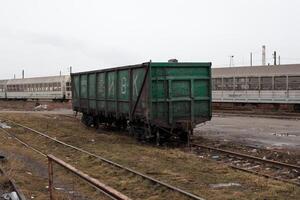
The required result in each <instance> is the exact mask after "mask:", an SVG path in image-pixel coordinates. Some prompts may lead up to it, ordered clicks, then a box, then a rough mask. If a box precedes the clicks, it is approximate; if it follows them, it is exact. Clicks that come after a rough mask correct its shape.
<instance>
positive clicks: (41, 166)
mask: <svg viewBox="0 0 300 200" xmlns="http://www.w3.org/2000/svg"><path fill="white" fill-rule="evenodd" d="M1 117H6V118H10V119H13V120H15V121H18V122H21V123H24V124H26V125H28V126H30V127H33V128H35V129H38V130H40V131H43V132H47V134H49V135H51V136H53V137H56V138H57V139H60V140H63V141H65V142H68V143H70V144H73V145H76V146H79V147H81V148H84V149H86V150H89V151H91V152H94V153H96V154H98V155H101V156H104V157H106V158H109V159H111V160H114V161H116V162H118V163H120V164H123V165H125V166H128V167H131V168H134V169H136V170H138V171H140V172H143V173H146V174H148V175H150V176H153V177H155V178H157V179H159V180H162V181H165V182H167V183H169V184H172V185H174V186H178V187H180V188H182V189H185V190H187V191H189V192H192V193H195V194H197V195H199V196H201V197H204V198H205V199H216V200H218V199H220V200H221V199H222V200H223V199H299V198H298V197H299V196H300V188H299V187H296V186H293V185H289V184H286V183H282V182H279V181H273V180H270V179H265V178H262V177H258V176H255V175H250V174H247V173H244V172H240V171H236V170H233V169H231V168H229V167H227V166H224V165H220V164H219V163H218V162H216V161H212V160H207V159H203V158H201V157H198V156H197V155H194V154H192V153H190V152H188V151H187V152H182V150H181V149H171V148H158V147H155V146H151V145H149V144H141V143H139V142H137V141H135V139H133V138H131V137H129V136H127V135H126V134H125V135H124V134H121V133H113V132H107V131H104V130H98V131H96V130H94V129H87V128H85V127H84V126H82V125H81V124H80V123H78V120H77V119H71V118H68V117H64V116H56V115H48V114H38V113H35V114H20V113H18V114H12V113H10V114H7V113H6V114H3V113H2V114H0V118H1ZM10 131H14V132H15V133H18V134H20V137H22V138H23V139H25V140H26V141H30V140H31V142H37V141H39V143H38V144H35V145H37V147H40V148H43V149H44V150H46V151H47V152H51V153H54V154H55V155H57V156H59V157H60V158H63V159H64V160H65V161H68V162H70V163H71V164H73V165H75V167H77V168H79V169H82V170H84V171H85V172H86V173H88V174H89V175H91V176H93V177H96V178H100V179H101V180H102V181H103V182H104V183H106V184H108V185H110V186H112V187H114V188H116V189H117V190H119V191H121V192H122V193H124V194H126V195H128V196H129V197H132V198H133V199H166V196H164V195H165V192H162V191H160V190H158V191H157V192H156V193H155V194H156V196H148V197H147V196H145V195H147V194H148V193H149V191H139V189H136V190H134V191H132V190H130V186H132V185H131V184H132V183H131V182H128V181H127V180H121V179H120V178H118V177H114V176H112V175H113V174H115V173H114V172H110V171H109V170H110V169H109V168H104V169H103V165H101V164H99V162H95V161H93V160H91V158H89V157H86V156H77V157H76V156H75V152H73V151H70V150H68V149H63V148H61V147H55V148H54V146H53V144H52V143H46V142H45V140H41V139H40V138H39V137H37V136H34V137H32V136H30V135H29V134H25V133H23V134H22V132H21V130H18V129H15V128H13V129H12V130H10ZM0 151H2V152H4V153H6V154H9V155H10V157H11V158H14V159H13V160H15V161H14V162H15V163H17V164H13V165H11V166H10V169H11V174H12V176H13V177H14V179H15V180H16V181H17V184H18V185H19V186H20V187H21V189H22V190H23V191H24V193H25V195H27V196H28V197H31V196H33V197H34V198H35V199H45V197H47V195H48V194H47V189H46V187H47V177H45V170H46V169H47V168H46V163H45V159H44V158H43V157H41V156H39V155H37V154H36V153H34V152H32V151H30V150H29V149H27V148H25V147H23V146H22V145H20V144H17V143H16V141H14V140H12V139H9V138H7V137H5V136H3V134H2V133H0ZM16 155H18V156H16ZM73 156H75V157H73ZM115 176H116V175H115ZM29 183H31V184H29ZM33 183H34V184H33ZM231 183H234V184H231ZM217 184H225V185H226V184H227V185H228V184H229V185H231V186H229V187H226V186H225V187H220V188H217V187H215V186H216V185H217ZM160 192H162V193H160ZM135 193H138V194H139V195H140V196H139V195H137V196H135V195H136V194H135ZM142 197H143V198H142ZM173 199H180V198H173Z"/></svg>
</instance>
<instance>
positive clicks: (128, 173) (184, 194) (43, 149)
mask: <svg viewBox="0 0 300 200" xmlns="http://www.w3.org/2000/svg"><path fill="white" fill-rule="evenodd" d="M4 121H6V122H8V123H10V124H12V125H13V126H16V127H19V128H22V129H24V130H25V132H26V134H24V133H23V134H16V133H11V132H8V131H7V130H5V129H2V128H1V130H2V131H4V132H5V133H6V134H8V135H10V136H11V137H13V138H15V139H16V140H17V141H18V142H20V143H22V144H23V145H24V146H26V147H28V148H30V149H32V150H33V151H35V152H37V153H39V154H41V155H43V156H46V155H47V154H53V155H57V154H59V155H62V154H64V155H65V157H69V158H72V159H71V160H76V156H78V155H77V154H75V152H77V153H81V154H85V155H87V156H88V158H89V159H90V158H93V159H94V161H101V163H103V164H106V165H105V166H103V164H101V167H104V168H105V169H103V170H104V171H105V170H107V169H109V170H112V168H114V170H115V171H116V172H115V174H117V175H118V176H120V179H121V177H122V176H123V177H122V179H123V180H128V179H134V178H136V177H138V178H140V179H141V180H144V181H139V182H137V183H134V184H133V185H135V186H137V187H142V185H145V186H143V187H145V188H147V187H148V190H149V185H148V182H150V183H151V185H152V186H151V187H152V190H153V191H154V192H157V191H158V190H159V189H158V188H157V186H160V187H162V188H164V189H161V190H163V191H165V189H167V190H169V193H170V192H171V193H172V195H174V193H177V194H176V197H177V198H178V196H180V197H179V198H180V199H195V200H203V198H202V197H199V196H197V195H195V194H192V193H190V192H188V191H185V190H183V189H180V188H178V187H175V186H172V185H170V184H168V183H165V182H162V181H160V180H158V179H155V178H153V177H150V176H148V175H146V174H143V173H141V172H139V171H136V170H134V169H131V168H129V167H126V166H124V165H121V164H119V163H117V162H114V161H112V160H109V159H107V158H104V157H102V156H99V155H97V154H94V153H92V152H89V151H87V150H84V149H82V148H79V147H77V146H74V145H71V144H68V143H66V142H63V141H61V140H58V139H56V138H54V137H51V136H49V135H47V134H45V133H42V132H40V131H37V130H35V129H33V128H30V127H27V126H25V125H23V124H20V123H17V122H14V121H11V120H8V119H4ZM28 134H35V135H38V137H35V139H36V141H35V142H34V144H32V141H26V139H25V137H24V135H27V136H28ZM31 138H34V137H31ZM45 138H46V140H47V141H48V143H47V142H46V140H45ZM37 143H38V144H37ZM59 146H60V147H63V148H59ZM49 149H51V150H49ZM66 149H70V150H72V153H70V151H67V150H66ZM73 156H74V157H73ZM89 161H90V160H89ZM132 175H134V176H135V177H134V178H133V177H132ZM135 181H136V180H134V181H133V182H135ZM135 189H136V188H135ZM133 190H134V189H133ZM150 190H151V189H150ZM139 195H140V194H139ZM152 195H157V193H156V194H152ZM128 196H129V195H128ZM176 197H175V198H176ZM133 198H134V197H133ZM137 198H142V199H145V198H146V197H145V196H144V197H141V196H138V197H137ZM171 198H172V197H171Z"/></svg>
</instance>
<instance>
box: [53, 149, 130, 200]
mask: <svg viewBox="0 0 300 200" xmlns="http://www.w3.org/2000/svg"><path fill="white" fill-rule="evenodd" d="M47 158H48V175H49V193H50V200H54V199H55V198H54V196H53V190H54V187H53V162H54V163H56V164H58V165H59V166H61V167H63V168H65V169H66V170H68V171H70V172H72V173H73V174H75V175H76V176H78V177H79V178H81V179H83V180H84V181H85V182H87V183H89V184H90V185H92V186H93V187H95V188H97V189H99V190H100V191H102V192H103V193H104V194H105V195H106V196H108V197H110V198H111V199H116V200H130V198H129V197H127V196H125V195H124V194H122V193H120V192H118V191H117V190H115V189H113V188H111V187H109V186H107V185H105V184H104V183H101V182H100V181H98V180H97V179H94V178H92V177H90V176H89V175H87V174H85V173H83V172H82V171H80V170H78V169H76V168H75V167H73V166H71V165H70V164H68V163H66V162H64V161H62V160H60V159H58V158H56V157H55V156H53V155H47Z"/></svg>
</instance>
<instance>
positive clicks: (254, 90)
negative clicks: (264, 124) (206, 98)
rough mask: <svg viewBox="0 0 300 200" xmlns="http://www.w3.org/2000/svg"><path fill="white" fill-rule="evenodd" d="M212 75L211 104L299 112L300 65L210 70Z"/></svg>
mask: <svg viewBox="0 0 300 200" xmlns="http://www.w3.org/2000/svg"><path fill="white" fill-rule="evenodd" d="M212 74H213V81H212V82H213V102H214V104H218V103H219V104H220V103H231V104H235V105H249V104H252V105H255V104H256V105H260V106H262V105H264V106H265V107H266V108H267V109H276V108H278V109H280V107H282V108H283V109H289V110H294V111H300V65H296V64H295V65H277V66H253V67H231V68H213V70H212ZM267 105H272V107H270V106H267ZM262 107H263V106H262Z"/></svg>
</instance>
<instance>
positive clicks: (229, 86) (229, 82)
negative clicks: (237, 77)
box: [223, 78, 234, 90]
mask: <svg viewBox="0 0 300 200" xmlns="http://www.w3.org/2000/svg"><path fill="white" fill-rule="evenodd" d="M223 87H224V88H223V90H233V89H234V85H233V78H223Z"/></svg>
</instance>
